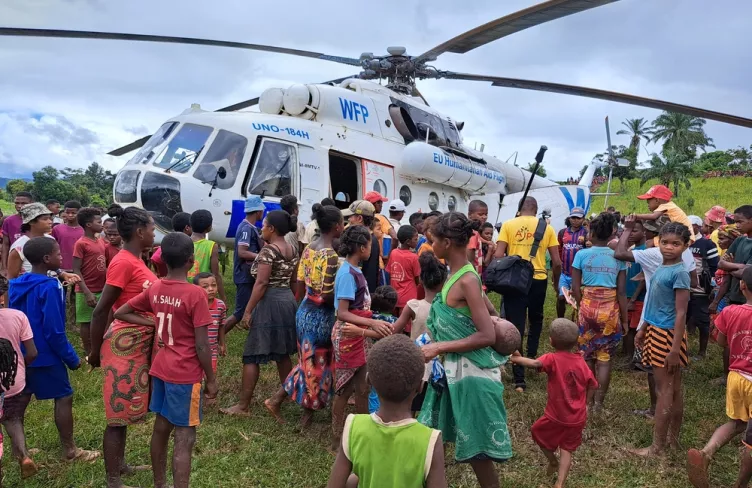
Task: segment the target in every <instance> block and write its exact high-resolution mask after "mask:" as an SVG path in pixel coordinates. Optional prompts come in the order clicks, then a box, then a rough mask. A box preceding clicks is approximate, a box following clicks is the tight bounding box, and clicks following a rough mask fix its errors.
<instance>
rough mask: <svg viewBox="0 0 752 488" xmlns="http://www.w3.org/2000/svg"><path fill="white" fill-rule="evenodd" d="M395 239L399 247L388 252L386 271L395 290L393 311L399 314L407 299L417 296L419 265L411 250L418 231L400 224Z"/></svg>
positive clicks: (415, 242)
mask: <svg viewBox="0 0 752 488" xmlns="http://www.w3.org/2000/svg"><path fill="white" fill-rule="evenodd" d="M397 239H398V240H399V247H398V248H397V249H394V250H393V251H392V252H391V253H390V254H389V264H388V265H387V271H388V272H389V276H390V277H391V282H390V283H391V285H392V286H393V287H394V289H395V290H397V295H398V299H397V305H396V308H397V309H396V310H395V311H394V313H395V314H396V315H399V314H400V312H401V310H402V309H403V308H405V305H406V304H407V302H408V301H410V300H414V299H416V298H418V283H420V281H419V275H420V266H419V265H418V256H417V255H416V254H415V253H414V252H413V249H415V246H416V244H417V242H418V231H417V230H416V229H415V227H413V226H412V225H403V226H400V228H399V231H397ZM408 332H409V329H408Z"/></svg>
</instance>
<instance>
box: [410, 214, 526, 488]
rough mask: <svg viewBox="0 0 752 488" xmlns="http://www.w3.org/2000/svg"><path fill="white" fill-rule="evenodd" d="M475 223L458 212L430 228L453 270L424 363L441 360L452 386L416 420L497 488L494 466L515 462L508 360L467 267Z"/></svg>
mask: <svg viewBox="0 0 752 488" xmlns="http://www.w3.org/2000/svg"><path fill="white" fill-rule="evenodd" d="M473 226H474V224H473V222H472V221H470V220H468V219H467V217H465V216H464V215H462V214H460V213H458V212H449V213H446V214H444V215H442V216H441V218H439V219H438V222H437V223H436V224H435V225H434V226H433V228H432V229H431V231H430V232H431V233H432V235H433V237H434V240H433V249H434V252H435V253H436V257H437V258H440V259H441V258H444V259H445V260H446V262H447V263H448V265H449V278H448V280H447V282H446V283H445V284H444V286H443V288H442V290H441V293H439V294H438V295H437V296H436V298H435V299H434V301H433V304H432V306H431V312H430V315H429V317H428V322H427V326H428V330H429V331H430V332H431V336H432V337H433V339H434V340H435V341H436V342H433V343H431V344H428V345H426V346H423V355H424V356H425V359H426V361H430V360H431V359H433V358H435V357H436V356H439V355H443V358H444V359H443V363H444V368H445V370H446V376H447V387H446V388H444V389H443V391H441V392H439V391H437V389H436V387H435V385H434V384H431V385H430V386H429V388H428V391H427V392H426V397H425V400H424V402H423V408H422V409H421V412H420V415H419V417H418V420H419V421H420V422H421V423H423V424H425V425H427V426H429V427H435V428H438V429H439V430H441V432H442V436H443V437H444V441H445V442H452V443H454V444H455V458H456V460H457V461H458V462H468V463H470V465H471V466H472V468H473V471H474V472H475V476H476V478H477V479H478V483H479V485H480V486H481V488H496V487H498V486H499V478H498V475H497V473H496V468H495V467H494V464H493V463H494V461H496V462H499V461H504V460H506V459H509V458H511V457H512V445H511V440H510V438H509V432H508V430H507V417H506V409H505V407H504V401H503V394H504V385H503V384H502V382H501V372H500V370H499V366H501V365H503V364H504V363H505V362H506V360H507V357H506V356H501V355H500V354H498V353H497V352H496V351H494V350H493V349H492V346H493V345H494V344H495V342H496V334H495V331H494V325H493V323H492V322H491V314H490V313H489V309H488V307H487V304H486V301H485V299H484V296H483V289H482V285H481V282H480V277H479V276H478V274H477V272H476V271H475V267H474V266H473V265H472V264H471V263H470V262H469V261H468V259H467V257H468V253H467V243H468V241H469V240H470V237H471V236H472V235H473Z"/></svg>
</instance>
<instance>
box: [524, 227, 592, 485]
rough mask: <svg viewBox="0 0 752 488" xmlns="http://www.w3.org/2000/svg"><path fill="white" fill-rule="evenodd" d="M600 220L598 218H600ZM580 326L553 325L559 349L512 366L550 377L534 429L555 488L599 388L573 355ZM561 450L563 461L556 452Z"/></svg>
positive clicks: (577, 443)
mask: <svg viewBox="0 0 752 488" xmlns="http://www.w3.org/2000/svg"><path fill="white" fill-rule="evenodd" d="M596 220H597V219H596ZM579 334H580V333H579V329H578V327H577V325H576V324H575V323H574V322H572V321H570V320H567V319H556V320H554V321H553V322H551V332H550V340H551V346H553V348H554V349H555V350H556V351H555V352H553V353H548V354H544V355H543V356H541V357H539V358H538V359H530V358H526V357H523V356H521V355H520V353H519V352H515V353H514V355H513V356H512V359H511V361H512V363H514V364H519V365H520V366H525V367H527V368H536V369H541V370H543V372H544V373H546V374H547V375H548V387H547V390H548V401H547V402H546V410H545V412H544V413H543V416H542V417H541V418H539V419H538V420H537V421H536V422H535V423H534V424H533V428H532V434H533V440H534V441H535V443H536V444H538V446H539V447H540V448H541V451H543V454H544V455H545V456H546V459H548V472H547V474H548V475H549V476H550V475H552V474H554V473H558V477H557V479H556V484H555V485H554V486H556V487H558V488H562V487H563V486H564V483H566V481H567V475H568V474H569V468H570V467H571V466H572V455H573V454H574V451H576V450H577V448H578V447H579V446H580V444H582V431H583V430H585V423H586V422H587V406H586V403H585V402H586V398H587V397H588V396H590V395H589V393H590V391H592V390H595V389H597V388H598V382H597V381H595V377H594V376H593V372H592V371H591V369H590V368H589V367H588V365H587V364H586V363H585V361H584V360H583V359H582V356H581V355H580V354H576V353H573V352H572V349H573V348H574V347H575V346H576V345H577V342H578V339H579V337H578V336H579ZM557 449H558V450H559V459H557V458H556V450H557Z"/></svg>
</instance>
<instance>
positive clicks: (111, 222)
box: [102, 217, 117, 228]
mask: <svg viewBox="0 0 752 488" xmlns="http://www.w3.org/2000/svg"><path fill="white" fill-rule="evenodd" d="M107 224H115V228H117V220H115V219H114V218H112V217H110V218H107V219H104V222H102V225H107Z"/></svg>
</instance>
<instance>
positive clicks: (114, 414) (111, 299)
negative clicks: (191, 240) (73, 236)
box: [89, 207, 157, 488]
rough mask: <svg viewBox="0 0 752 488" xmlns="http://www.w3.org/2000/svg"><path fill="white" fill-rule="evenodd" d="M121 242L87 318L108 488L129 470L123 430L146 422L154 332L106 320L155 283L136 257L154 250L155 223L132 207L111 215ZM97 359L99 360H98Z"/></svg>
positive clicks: (146, 214) (142, 326)
mask: <svg viewBox="0 0 752 488" xmlns="http://www.w3.org/2000/svg"><path fill="white" fill-rule="evenodd" d="M110 215H111V216H112V217H114V218H115V220H116V221H117V228H118V232H119V233H120V236H121V238H122V240H123V249H122V250H121V251H120V252H119V253H118V254H117V255H116V256H115V257H114V258H112V262H111V263H110V266H109V267H108V268H107V281H106V282H105V286H104V289H103V290H102V296H101V298H100V299H99V302H98V303H97V306H96V308H95V309H94V312H93V313H92V317H91V354H90V355H89V364H91V366H92V367H97V366H100V363H101V366H102V368H103V369H104V384H103V388H102V390H103V396H104V409H105V417H106V419H107V427H106V428H105V431H104V466H105V470H106V472H107V486H108V487H118V488H119V487H121V486H122V483H121V481H120V476H121V475H123V474H130V473H131V472H132V471H134V469H140V468H131V467H129V466H128V465H127V464H126V463H125V439H126V434H127V430H126V429H127V427H128V426H129V425H132V424H137V423H141V422H143V421H144V420H145V419H146V415H147V413H148V409H149V366H150V365H151V357H152V349H153V347H154V327H147V326H144V325H135V324H129V323H127V322H122V321H120V320H115V321H113V322H112V326H111V327H110V328H109V330H107V331H106V332H107V333H106V334H105V330H106V329H107V324H108V323H109V322H108V319H109V316H110V315H111V314H112V311H113V309H114V310H117V309H118V308H120V306H122V305H123V304H125V303H126V302H127V301H128V300H130V299H131V298H133V297H135V296H137V295H138V294H140V293H141V292H142V291H143V290H145V289H146V288H148V287H149V286H151V284H152V283H154V282H155V281H156V280H157V277H156V276H155V275H154V273H152V271H151V270H150V269H149V268H148V267H147V266H146V264H144V262H143V260H142V259H141V256H142V254H143V253H144V252H146V251H148V250H149V249H151V247H152V246H153V245H154V221H153V220H152V219H151V217H150V216H149V214H148V213H146V211H145V210H142V209H140V208H136V207H126V208H123V209H111V213H110ZM100 358H101V359H100Z"/></svg>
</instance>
